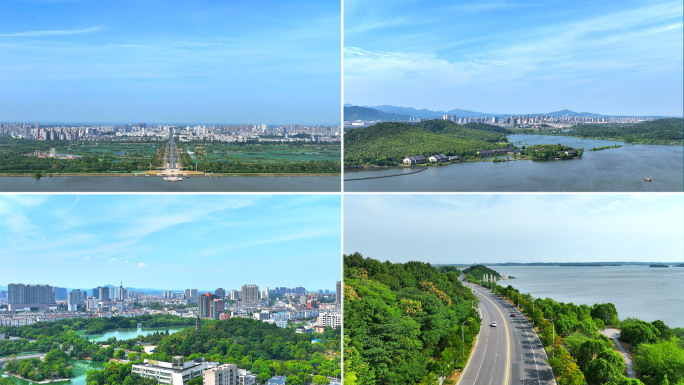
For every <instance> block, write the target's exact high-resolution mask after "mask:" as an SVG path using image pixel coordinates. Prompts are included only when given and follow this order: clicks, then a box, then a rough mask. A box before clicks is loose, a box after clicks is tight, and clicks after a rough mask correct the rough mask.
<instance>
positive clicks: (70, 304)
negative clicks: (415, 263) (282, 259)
mask: <svg viewBox="0 0 684 385" xmlns="http://www.w3.org/2000/svg"><path fill="white" fill-rule="evenodd" d="M271 296H273V297H278V298H277V299H273V300H271ZM6 297H7V299H6V300H7V304H8V305H7V307H8V309H7V310H8V311H7V312H1V311H0V326H5V325H7V326H24V325H30V324H33V323H35V322H41V321H47V322H54V321H57V320H60V319H69V318H76V317H111V316H124V317H135V316H139V315H143V314H160V313H161V314H171V315H176V316H180V317H188V318H190V317H191V318H204V319H220V320H226V319H229V318H231V317H242V318H254V319H256V320H258V321H262V322H268V323H273V324H275V325H277V326H279V327H283V328H285V327H287V325H288V323H291V322H299V321H307V320H315V322H311V324H310V325H309V328H308V329H307V330H312V331H313V328H314V327H322V328H325V327H337V326H340V325H341V322H342V321H341V313H340V312H339V307H340V304H341V300H342V298H341V282H339V281H338V282H337V285H336V290H335V292H334V293H332V292H330V291H328V290H325V291H324V290H319V291H318V292H307V291H306V289H305V288H304V287H296V288H286V287H277V288H275V289H273V290H271V289H269V288H268V287H267V288H265V289H264V290H259V286H258V285H254V284H246V285H243V286H242V287H241V290H229V291H227V290H225V289H223V288H217V289H216V290H214V292H213V293H211V292H205V293H202V292H201V291H199V290H198V289H185V290H184V291H181V292H177V291H164V292H163V295H152V294H144V293H143V292H139V291H132V290H129V289H127V288H125V287H124V286H123V283H121V285H120V286H119V287H114V286H98V287H97V288H93V289H92V290H90V291H86V290H81V289H74V290H70V291H68V292H67V289H66V288H57V287H54V286H50V285H34V284H22V283H18V284H15V283H11V284H9V285H8V291H7V292H6ZM3 300H4V298H0V302H2V301H3ZM153 304H157V306H156V307H153V306H151V305H153ZM176 305H190V307H185V306H181V307H179V309H175V307H176ZM194 305H197V306H194Z"/></svg>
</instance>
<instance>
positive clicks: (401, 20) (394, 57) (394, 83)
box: [344, 0, 684, 116]
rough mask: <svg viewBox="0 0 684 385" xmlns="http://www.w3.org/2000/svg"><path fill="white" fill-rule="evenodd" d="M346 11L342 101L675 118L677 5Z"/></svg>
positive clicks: (382, 6) (473, 4)
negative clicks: (569, 110)
mask: <svg viewBox="0 0 684 385" xmlns="http://www.w3.org/2000/svg"><path fill="white" fill-rule="evenodd" d="M344 7H345V9H344V28H345V34H344V46H345V47H344V50H345V53H344V72H345V74H344V75H345V80H344V82H345V85H344V93H345V95H344V102H345V103H351V104H355V105H380V104H393V105H399V106H410V107H416V108H429V109H434V110H438V109H442V110H449V109H454V108H460V109H468V110H474V111H479V112H496V113H537V112H551V111H556V110H560V109H564V108H568V109H571V110H574V111H579V112H585V111H588V112H595V113H602V114H615V115H668V116H682V105H683V99H682V88H683V82H684V80H683V79H682V76H683V75H682V72H683V64H682V56H683V48H682V46H683V44H684V43H683V39H682V35H683V28H682V18H683V10H682V7H683V5H682V1H681V0H619V1H617V0H612V1H584V0H578V1H562V0H551V1H538V0H534V1H505V0H483V1H468V0H466V1H458V2H451V1H416V0H398V1H376V2H368V1H361V0H345V2H344Z"/></svg>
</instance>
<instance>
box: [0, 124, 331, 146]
mask: <svg viewBox="0 0 684 385" xmlns="http://www.w3.org/2000/svg"><path fill="white" fill-rule="evenodd" d="M170 128H171V126H169V125H149V126H148V125H147V124H146V123H135V124H123V125H92V126H46V127H41V126H40V123H35V124H30V123H0V135H11V136H13V137H18V138H25V139H35V140H107V139H117V140H121V139H127V140H167V139H168V138H169V132H170ZM174 133H175V134H176V135H178V136H179V139H180V140H181V141H190V140H212V141H214V140H215V141H221V142H248V141H274V142H340V141H341V139H342V137H341V130H340V127H339V126H311V125H303V124H282V125H267V124H241V125H209V126H207V125H195V126H185V127H175V128H174Z"/></svg>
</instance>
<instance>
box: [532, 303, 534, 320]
mask: <svg viewBox="0 0 684 385" xmlns="http://www.w3.org/2000/svg"><path fill="white" fill-rule="evenodd" d="M532 326H534V297H532Z"/></svg>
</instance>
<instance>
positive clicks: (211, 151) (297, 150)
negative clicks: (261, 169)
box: [186, 143, 341, 163]
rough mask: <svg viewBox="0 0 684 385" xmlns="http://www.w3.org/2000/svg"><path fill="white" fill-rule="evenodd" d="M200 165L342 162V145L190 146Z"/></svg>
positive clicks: (198, 144)
mask: <svg viewBox="0 0 684 385" xmlns="http://www.w3.org/2000/svg"><path fill="white" fill-rule="evenodd" d="M186 148H187V149H189V150H190V151H191V152H194V155H195V157H196V158H197V161H198V162H202V163H203V162H208V163H211V162H231V161H239V162H243V163H262V162H267V163H291V162H308V161H331V162H339V161H340V155H341V148H340V145H332V144H310V145H290V144H234V143H188V144H186Z"/></svg>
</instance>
